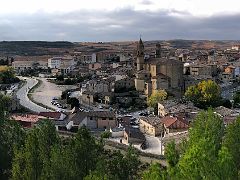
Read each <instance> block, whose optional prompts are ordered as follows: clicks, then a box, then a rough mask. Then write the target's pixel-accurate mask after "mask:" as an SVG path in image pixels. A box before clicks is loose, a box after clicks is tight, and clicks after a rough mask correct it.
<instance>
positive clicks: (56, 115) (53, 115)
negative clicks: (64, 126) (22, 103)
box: [38, 112, 66, 120]
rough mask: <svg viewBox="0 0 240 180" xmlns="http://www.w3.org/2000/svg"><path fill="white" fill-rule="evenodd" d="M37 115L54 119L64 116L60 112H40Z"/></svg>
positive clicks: (60, 118) (61, 118)
mask: <svg viewBox="0 0 240 180" xmlns="http://www.w3.org/2000/svg"><path fill="white" fill-rule="evenodd" d="M38 115H39V116H42V117H46V118H48V119H54V120H63V119H64V118H65V117H66V115H65V114H63V113H61V112H40V113H39V114H38Z"/></svg>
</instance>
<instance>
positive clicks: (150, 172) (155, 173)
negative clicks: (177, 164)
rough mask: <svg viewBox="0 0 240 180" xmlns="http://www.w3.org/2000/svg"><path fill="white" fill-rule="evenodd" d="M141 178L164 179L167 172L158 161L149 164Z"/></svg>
mask: <svg viewBox="0 0 240 180" xmlns="http://www.w3.org/2000/svg"><path fill="white" fill-rule="evenodd" d="M142 179H143V180H150V179H151V180H166V179H167V174H166V171H165V170H164V169H162V168H161V165H160V164H158V163H154V164H151V165H150V167H149V168H148V169H147V170H146V171H144V172H143V177H142Z"/></svg>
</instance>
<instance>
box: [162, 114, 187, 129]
mask: <svg viewBox="0 0 240 180" xmlns="http://www.w3.org/2000/svg"><path fill="white" fill-rule="evenodd" d="M161 122H162V123H163V124H164V125H165V127H167V128H173V129H181V128H188V127H189V123H188V122H187V121H186V120H184V119H183V118H181V117H173V116H166V117H163V118H161Z"/></svg>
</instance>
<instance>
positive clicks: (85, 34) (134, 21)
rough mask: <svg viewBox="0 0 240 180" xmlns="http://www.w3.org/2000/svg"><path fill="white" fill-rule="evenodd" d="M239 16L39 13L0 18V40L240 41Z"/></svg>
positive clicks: (98, 12) (138, 12)
mask: <svg viewBox="0 0 240 180" xmlns="http://www.w3.org/2000/svg"><path fill="white" fill-rule="evenodd" d="M239 29H240V14H235V15H215V16H211V17H207V18H198V17H194V16H191V15H190V14H189V13H187V12H179V11H175V10H168V11H164V10H161V11H158V12H150V11H134V10H132V9H130V8H129V9H121V10H118V11H111V12H100V11H94V12H93V11H78V12H72V13H66V14H57V13H55V14H47V13H44V12H38V13H35V14H31V15H26V14H21V15H6V16H1V17H0V40H50V41H52V40H53V41H55V40H66V41H119V40H136V39H138V37H139V35H140V34H141V35H142V37H143V39H144V40H161V39H216V40H218V39H221V40H225V39H233V40H239V39H240V33H239Z"/></svg>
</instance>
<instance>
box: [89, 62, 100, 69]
mask: <svg viewBox="0 0 240 180" xmlns="http://www.w3.org/2000/svg"><path fill="white" fill-rule="evenodd" d="M101 67H102V64H101V63H91V64H89V65H88V69H89V70H97V69H100V68H101Z"/></svg>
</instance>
